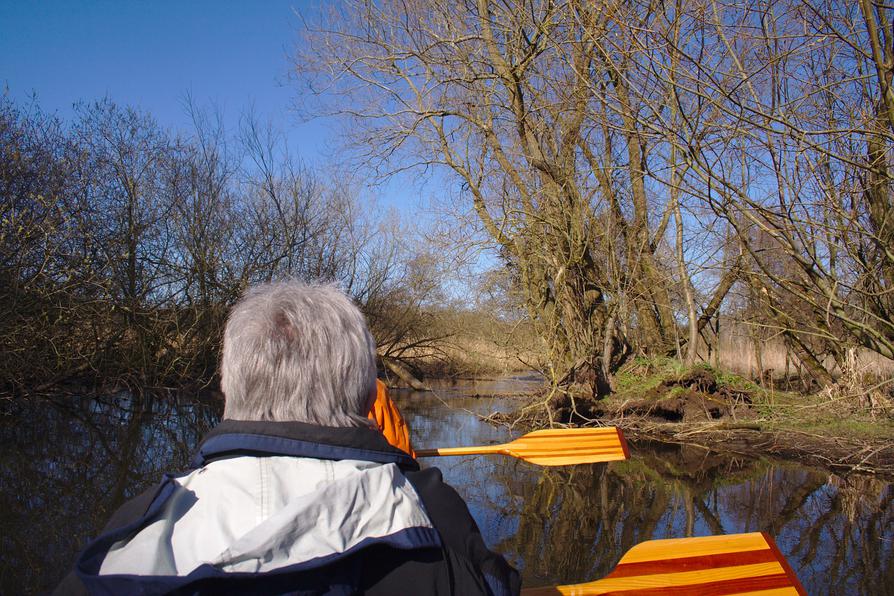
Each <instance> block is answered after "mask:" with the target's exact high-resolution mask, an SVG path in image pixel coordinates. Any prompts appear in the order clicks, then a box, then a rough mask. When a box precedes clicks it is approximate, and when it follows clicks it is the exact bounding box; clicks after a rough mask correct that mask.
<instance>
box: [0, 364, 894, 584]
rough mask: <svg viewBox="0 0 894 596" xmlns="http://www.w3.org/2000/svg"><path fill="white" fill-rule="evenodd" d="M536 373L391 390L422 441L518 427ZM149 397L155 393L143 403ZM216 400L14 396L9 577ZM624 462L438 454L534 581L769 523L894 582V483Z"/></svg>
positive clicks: (69, 535)
mask: <svg viewBox="0 0 894 596" xmlns="http://www.w3.org/2000/svg"><path fill="white" fill-rule="evenodd" d="M535 384H536V381H535V380H533V379H530V378H510V379H503V380H499V381H490V382H474V383H473V382H464V383H460V384H456V385H446V384H444V385H440V386H437V387H435V391H434V392H431V393H418V392H411V391H404V390H397V391H394V392H393V395H394V397H395V400H396V401H397V403H398V404H399V405H400V407H401V409H402V410H403V411H404V413H405V415H406V417H407V419H408V421H409V423H410V426H411V428H412V433H413V441H414V444H415V446H416V447H446V446H459V445H476V444H487V443H492V442H503V441H506V440H509V439H511V437H512V436H513V434H514V433H510V431H509V430H508V429H507V428H505V427H500V426H494V425H491V424H489V423H487V422H485V421H483V420H482V419H481V416H483V415H486V414H489V413H491V412H493V411H511V410H512V409H514V408H516V407H518V406H519V405H520V404H521V403H522V402H520V400H518V399H517V398H511V397H479V396H480V395H492V394H495V393H496V394H507V393H512V392H521V391H526V390H530V389H532V388H533V387H534V386H535ZM147 403H151V405H146V404H147ZM218 412H219V404H213V405H200V404H198V403H195V402H194V400H191V399H190V398H189V396H184V395H179V396H178V395H176V394H171V395H169V396H166V398H165V399H152V400H137V399H135V398H133V397H132V396H130V395H128V394H123V393H122V394H120V395H118V396H115V397H109V398H105V399H101V400H96V399H73V398H67V399H65V400H61V401H55V400H54V401H44V400H40V401H19V402H16V403H11V402H7V403H6V404H4V405H3V407H2V415H0V441H2V443H0V444H2V453H0V486H2V489H0V591H2V593H4V594H12V593H40V592H44V591H46V590H48V589H51V588H52V586H53V585H55V583H56V582H57V581H58V580H59V579H60V578H61V577H62V575H64V573H65V572H66V570H67V569H68V568H69V567H70V565H71V563H72V561H73V559H74V557H75V555H76V554H77V551H78V549H79V548H80V547H81V546H83V544H84V543H85V541H86V540H87V539H88V538H89V537H90V536H92V535H94V533H95V532H96V531H97V529H98V528H100V527H102V525H103V524H104V523H105V521H106V519H107V517H108V516H109V515H110V513H111V511H113V510H114V509H115V508H116V507H117V505H118V504H120V503H121V502H122V500H123V499H125V498H127V497H129V496H132V495H134V494H136V493H138V492H140V491H141V490H142V489H144V488H145V487H147V486H149V485H151V484H154V483H155V482H156V481H157V480H158V479H159V478H160V476H161V474H162V473H163V472H165V471H170V470H176V469H183V468H184V467H185V466H186V465H187V462H188V460H189V455H190V452H191V450H192V449H193V447H194V446H195V445H196V443H197V442H198V440H199V439H200V438H201V436H202V435H203V434H204V433H205V432H206V431H207V430H208V429H209V428H210V427H211V426H213V425H214V424H215V423H216V421H217V420H218V415H219V414H218ZM630 448H631V459H630V460H629V461H627V462H613V463H608V464H594V465H586V466H574V467H568V468H540V467H535V466H532V465H529V464H527V463H525V462H521V461H517V460H515V459H512V458H509V457H503V456H468V457H451V458H438V459H437V460H434V459H429V460H428V461H424V462H423V465H437V466H438V467H440V468H441V470H442V471H443V473H444V478H445V480H446V481H447V482H448V483H450V484H451V485H452V486H454V487H455V488H456V489H457V491H458V492H459V493H460V495H462V497H463V498H464V499H465V500H466V502H467V503H468V505H469V509H470V510H471V512H472V515H473V517H474V518H475V520H476V521H477V522H478V525H479V527H480V528H481V531H482V534H483V535H484V537H485V540H486V541H487V542H488V545H489V546H490V547H491V548H492V549H494V550H497V551H499V552H501V553H503V554H504V555H505V556H506V558H507V559H508V560H509V561H510V563H512V564H513V565H514V566H515V567H517V568H518V569H519V570H521V572H522V575H523V578H524V584H525V585H529V586H536V585H547V584H555V583H576V582H582V581H588V580H592V579H597V578H599V577H602V576H604V575H606V574H607V573H609V572H610V571H611V569H612V567H613V566H614V565H615V564H616V563H617V561H618V560H619V559H620V557H621V555H622V554H623V553H624V552H625V551H626V550H628V549H630V548H631V547H632V546H634V545H635V544H637V543H638V542H641V541H643V540H649V539H655V538H671V537H673V538H677V537H684V536H702V535H709V534H720V533H734V532H752V531H767V532H769V533H770V534H771V535H772V536H774V537H775V539H776V541H777V543H778V545H779V547H780V549H781V551H782V552H783V553H784V554H785V555H786V557H787V558H788V560H789V562H790V563H791V565H792V567H793V569H794V570H795V572H796V573H797V574H798V576H799V578H800V579H801V581H802V583H803V584H804V586H805V588H806V589H807V591H808V593H810V594H872V595H876V594H894V509H892V497H894V485H892V484H891V483H889V482H885V481H883V480H880V479H876V478H873V477H868V476H856V475H854V476H850V477H846V478H844V477H840V476H835V475H830V473H828V472H825V471H822V470H818V469H814V468H809V467H804V466H800V465H798V464H796V463H781V462H776V461H769V460H766V459H762V458H754V459H749V458H743V457H742V456H736V457H729V456H724V455H722V454H718V453H713V452H708V451H705V450H704V449H701V448H695V447H680V446H671V445H663V444H644V443H640V442H637V441H632V442H631V444H630Z"/></svg>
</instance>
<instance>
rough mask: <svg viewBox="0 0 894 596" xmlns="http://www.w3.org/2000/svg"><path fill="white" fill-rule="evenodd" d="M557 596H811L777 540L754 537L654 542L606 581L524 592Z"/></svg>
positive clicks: (643, 546)
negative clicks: (604, 595) (759, 595)
mask: <svg viewBox="0 0 894 596" xmlns="http://www.w3.org/2000/svg"><path fill="white" fill-rule="evenodd" d="M557 594H565V595H571V594H574V595H575V596H584V595H587V594H624V595H625V596H634V595H636V596H646V595H648V596H653V595H654V596H658V595H660V594H674V595H684V594H685V595H692V596H696V595H702V594H761V595H771V594H773V595H780V596H781V595H783V594H787V595H791V596H796V595H798V594H800V595H802V596H805V595H806V594H807V592H805V591H804V588H803V587H802V586H801V583H800V582H799V581H798V578H797V576H796V575H795V573H794V572H793V571H792V569H791V567H790V566H789V564H788V561H786V560H785V557H784V556H783V555H782V553H781V552H779V548H777V546H776V543H775V542H774V541H773V539H772V538H771V537H770V536H769V535H767V534H766V533H762V532H753V533H750V534H730V535H728V536H705V537H702V538H673V539H669V540H649V541H647V542H643V543H641V544H637V545H636V546H634V547H633V548H631V549H630V550H629V551H627V552H626V553H625V554H624V556H623V557H621V561H620V562H619V563H618V565H617V566H616V567H615V568H614V570H613V571H612V572H611V573H609V574H608V575H607V576H605V577H604V578H602V579H598V580H596V581H592V582H589V583H584V584H574V585H568V586H549V587H544V588H526V589H524V590H522V595H523V596H547V595H557Z"/></svg>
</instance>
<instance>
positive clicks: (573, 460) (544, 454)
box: [416, 426, 629, 466]
mask: <svg viewBox="0 0 894 596" xmlns="http://www.w3.org/2000/svg"><path fill="white" fill-rule="evenodd" d="M485 453H499V454H503V455H511V456H512V457H517V458H519V459H523V460H525V461H526V462H529V463H532V464H537V465H540V466H570V465H574V464H592V463H598V462H607V461H618V460H624V459H627V458H628V457H629V453H628V451H627V442H626V441H625V440H624V435H623V434H621V431H620V430H618V429H617V428H615V427H613V426H607V427H601V428H553V429H547V430H537V431H534V432H530V433H528V434H526V435H523V436H521V437H519V438H517V439H515V440H514V441H512V442H509V443H503V444H501V445H484V446H481V447H447V448H443V449H420V450H417V451H416V455H417V457H429V456H434V455H478V454H485Z"/></svg>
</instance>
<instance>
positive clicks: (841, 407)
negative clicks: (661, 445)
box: [495, 360, 894, 478]
mask: <svg viewBox="0 0 894 596" xmlns="http://www.w3.org/2000/svg"><path fill="white" fill-rule="evenodd" d="M615 381H616V392H615V393H614V394H613V395H612V396H611V397H609V398H606V399H604V400H601V401H597V402H593V401H591V400H587V399H584V398H582V397H580V396H577V397H576V396H575V394H574V392H569V393H560V392H548V393H542V394H540V395H538V396H536V397H535V398H533V399H531V400H530V401H529V403H527V404H526V405H524V406H522V407H520V408H518V409H517V411H516V412H514V413H513V414H510V415H500V416H497V417H495V421H498V422H503V423H508V424H511V425H513V426H516V427H517V426H519V425H520V426H522V427H524V428H543V427H547V426H550V425H594V424H599V425H612V426H617V427H619V428H622V429H623V430H624V431H625V433H626V435H627V437H628V438H629V439H631V440H655V441H661V442H665V443H674V444H680V445H689V446H696V447H701V448H703V449H704V450H705V451H706V452H707V451H709V450H710V451H718V450H719V451H726V452H728V453H731V454H737V455H742V456H747V457H755V456H758V457H760V456H767V457H774V458H780V459H784V460H790V461H797V462H799V463H804V464H808V465H812V466H817V467H821V468H825V469H827V470H830V471H833V472H835V473H837V474H847V473H862V474H874V475H878V476H882V477H885V478H894V407H892V403H891V399H890V397H888V395H887V394H885V393H882V392H878V391H877V392H875V393H874V394H873V393H871V392H867V391H866V390H865V389H858V388H856V387H846V386H840V387H833V388H831V389H826V390H823V391H818V392H815V393H812V394H807V395H805V394H799V393H795V392H786V391H778V390H769V389H766V388H764V387H761V386H758V385H756V384H754V383H752V382H751V381H748V380H747V379H745V378H743V377H741V376H737V375H735V374H732V373H728V372H724V371H717V370H714V369H712V368H711V367H708V366H704V365H697V366H694V367H691V368H686V367H683V366H681V365H680V364H679V363H678V362H675V361H671V360H665V361H654V360H651V361H641V362H639V363H637V364H635V365H634V366H632V367H630V368H629V369H628V370H626V371H624V372H622V373H621V374H620V375H618V376H617V378H616V380H615Z"/></svg>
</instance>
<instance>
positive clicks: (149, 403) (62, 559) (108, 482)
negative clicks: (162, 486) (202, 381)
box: [0, 394, 219, 594]
mask: <svg viewBox="0 0 894 596" xmlns="http://www.w3.org/2000/svg"><path fill="white" fill-rule="evenodd" d="M178 398H179V399H178ZM188 398H189V396H183V395H180V396H173V395H165V396H149V395H143V396H139V395H136V396H134V395H129V394H121V395H118V396H113V397H109V398H104V399H100V400H88V399H75V398H67V399H64V400H59V401H45V400H37V401H25V400H22V401H16V402H13V403H9V402H7V403H6V404H4V408H3V410H2V412H0V444H2V445H3V449H2V455H0V486H2V490H0V528H2V531H0V592H2V593H5V594H20V593H40V592H45V591H47V590H50V589H52V587H53V586H55V584H56V583H58V581H59V580H60V579H61V578H62V576H64V575H65V573H67V571H68V569H69V568H70V566H71V564H72V562H73V560H74V558H75V556H76V554H77V552H78V550H79V549H80V548H81V547H82V546H83V545H84V544H85V543H86V541H87V540H88V539H89V538H90V537H92V536H94V535H95V533H96V532H97V530H98V529H100V528H102V527H103V526H104V525H105V522H106V521H107V520H108V518H109V516H110V515H111V514H112V512H113V511H114V510H115V509H117V507H118V506H119V505H120V504H121V503H123V502H124V501H125V500H126V499H128V498H130V497H132V496H134V495H136V494H138V493H139V492H141V491H142V490H144V489H145V488H147V487H149V486H151V485H153V484H155V483H156V482H157V481H158V480H159V478H160V477H161V475H162V474H163V473H164V472H166V471H170V470H172V469H178V468H180V469H182V468H185V467H186V465H187V464H188V462H189V456H190V453H191V451H192V449H193V447H194V446H195V445H196V444H197V442H198V440H199V439H200V438H201V436H202V435H203V434H204V433H205V432H207V430H208V429H210V428H211V426H213V424H215V423H216V421H217V420H218V417H219V413H218V409H219V407H214V406H213V405H198V400H196V399H194V396H193V399H188Z"/></svg>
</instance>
